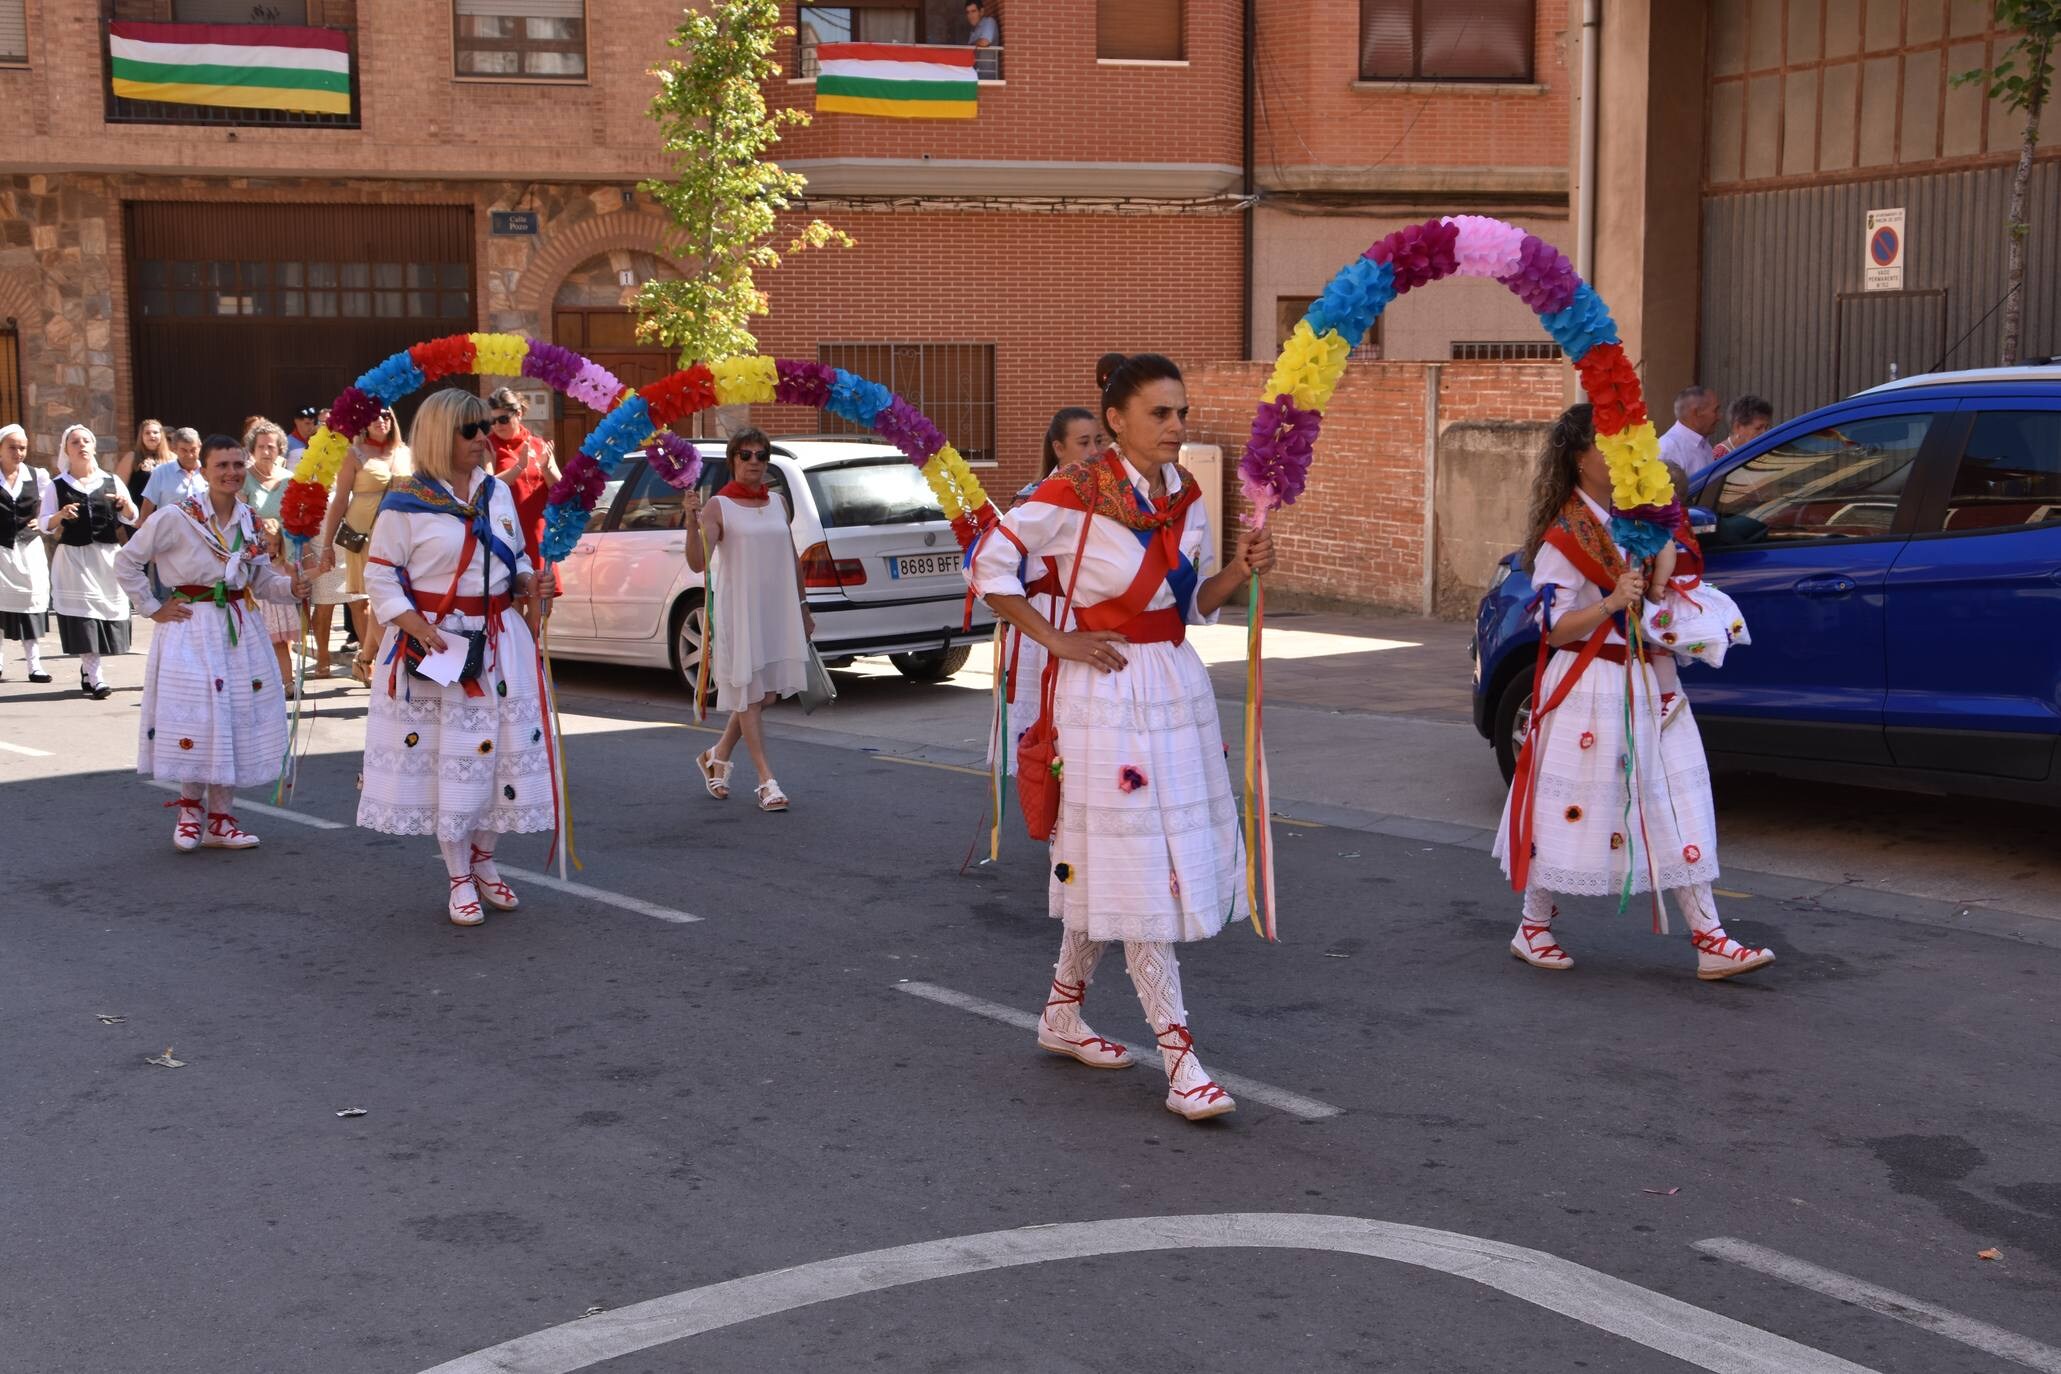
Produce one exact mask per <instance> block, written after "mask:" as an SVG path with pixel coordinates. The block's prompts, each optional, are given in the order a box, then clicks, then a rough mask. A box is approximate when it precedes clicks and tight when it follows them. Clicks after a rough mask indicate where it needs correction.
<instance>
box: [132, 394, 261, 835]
mask: <svg viewBox="0 0 2061 1374" xmlns="http://www.w3.org/2000/svg"><path fill="white" fill-rule="evenodd" d="M200 470H201V472H202V473H204V474H205V475H206V478H207V484H208V489H207V494H206V495H205V496H199V497H190V498H188V499H186V500H184V501H180V502H178V503H177V504H175V505H169V506H164V507H162V508H160V509H158V510H156V511H153V512H152V513H151V516H150V518H149V519H148V520H146V521H144V522H143V525H142V527H141V528H139V529H138V530H137V531H136V533H135V535H134V537H132V538H131V539H130V540H129V542H128V543H127V544H125V545H124V546H123V547H122V550H121V552H120V553H119V554H117V555H116V556H115V573H116V575H117V576H118V577H119V578H120V579H121V583H122V585H123V586H124V587H125V588H127V589H128V594H129V596H130V597H131V598H132V599H133V600H134V602H135V604H136V607H137V609H138V610H140V611H141V612H142V613H143V614H145V615H147V616H149V617H150V618H151V619H152V620H153V621H155V622H157V629H156V631H155V632H154V633H153V634H152V635H151V639H150V661H149V662H148V663H147V664H146V665H145V667H144V670H143V719H142V722H141V724H140V725H139V726H138V730H137V739H136V771H137V772H138V773H140V774H142V775H143V776H144V777H146V778H157V779H160V780H162V781H167V782H176V783H178V784H179V789H180V791H179V797H178V799H177V800H176V801H172V802H168V803H166V805H168V806H173V807H176V808H178V813H179V816H178V820H177V822H176V823H175V824H174V826H173V829H172V844H173V846H174V847H175V848H177V849H180V850H182V851H184V850H193V849H201V848H207V849H250V848H253V847H255V846H256V844H257V843H258V837H257V836H256V835H253V834H251V833H250V832H249V831H247V830H245V829H243V828H242V827H241V826H239V825H238V824H237V823H236V816H235V813H234V812H233V811H232V810H231V808H232V806H233V805H234V804H235V800H236V789H237V788H239V787H257V786H260V785H262V784H264V783H268V782H271V781H272V780H273V779H274V778H276V777H277V776H278V775H279V770H280V767H281V765H282V763H283V762H284V760H285V755H286V704H285V702H284V701H283V700H282V699H281V697H280V695H279V684H278V681H277V673H278V665H277V663H275V662H274V660H273V657H272V649H271V646H270V644H269V643H268V642H267V640H266V636H265V630H264V621H263V619H262V618H261V617H260V616H259V614H258V613H257V608H256V606H255V605H254V604H253V600H252V599H253V597H255V598H256V599H257V600H259V601H263V602H268V603H275V604H276V603H284V602H291V601H293V600H294V599H295V597H296V595H297V593H298V592H299V591H301V590H302V589H301V588H300V587H298V586H297V585H296V583H295V581H294V579H292V578H290V577H289V576H287V575H286V574H285V573H282V572H281V571H280V570H279V568H278V566H277V565H276V564H275V563H274V562H273V561H272V556H271V553H270V552H269V550H268V547H267V545H266V543H265V538H264V534H263V532H262V531H261V530H260V529H259V526H258V518H257V515H256V514H255V513H254V512H253V511H252V510H251V508H250V507H249V506H247V505H245V504H243V502H242V500H241V499H240V498H241V495H242V492H243V482H244V477H245V475H246V460H245V457H244V452H243V450H242V449H241V448H239V447H238V446H237V443H236V440H234V439H231V438H229V437H228V436H226V435H221V434H217V435H212V436H210V437H209V438H208V439H207V441H206V442H205V443H204V444H203V445H202V455H201V466H200ZM153 573H155V578H154V579H153V576H152V574H153ZM160 591H162V593H163V595H162V598H160V595H159V593H160Z"/></svg>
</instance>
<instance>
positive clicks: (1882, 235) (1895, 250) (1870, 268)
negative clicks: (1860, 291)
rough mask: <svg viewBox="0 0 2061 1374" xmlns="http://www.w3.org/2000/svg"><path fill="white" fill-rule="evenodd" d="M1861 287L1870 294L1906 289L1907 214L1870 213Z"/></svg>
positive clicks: (1901, 212)
mask: <svg viewBox="0 0 2061 1374" xmlns="http://www.w3.org/2000/svg"><path fill="white" fill-rule="evenodd" d="M1862 285H1863V286H1865V287H1866V288H1867V289H1868V290H1870V291H1901V290H1903V289H1904V211H1903V207H1902V206H1898V207H1897V208H1896V209H1894V210H1870V211H1869V212H1868V242H1867V259H1866V263H1865V266H1864V268H1863V270H1862Z"/></svg>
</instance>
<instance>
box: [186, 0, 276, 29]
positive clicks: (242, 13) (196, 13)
mask: <svg viewBox="0 0 2061 1374" xmlns="http://www.w3.org/2000/svg"><path fill="white" fill-rule="evenodd" d="M172 18H174V19H176V20H177V21H179V22H180V23H181V24H287V25H294V26H300V25H305V24H306V23H307V22H308V0H172Z"/></svg>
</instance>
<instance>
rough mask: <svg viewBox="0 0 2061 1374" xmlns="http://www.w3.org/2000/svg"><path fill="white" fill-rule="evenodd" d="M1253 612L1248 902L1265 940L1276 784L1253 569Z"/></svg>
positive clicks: (1262, 622)
mask: <svg viewBox="0 0 2061 1374" xmlns="http://www.w3.org/2000/svg"><path fill="white" fill-rule="evenodd" d="M1249 596H1250V600H1251V607H1252V609H1251V613H1250V615H1249V616H1248V618H1247V620H1246V625H1245V901H1246V906H1247V909H1248V910H1249V911H1250V913H1251V915H1252V929H1253V932H1254V933H1255V934H1257V935H1258V936H1259V937H1260V938H1261V939H1262V940H1278V939H1280V938H1281V936H1280V931H1279V929H1278V927H1277V925H1276V911H1275V905H1274V836H1273V826H1272V817H1273V788H1272V786H1271V785H1270V783H1269V780H1268V778H1267V747H1266V733H1265V729H1264V710H1263V708H1264V706H1265V702H1266V689H1265V678H1264V675H1263V673H1262V672H1261V668H1260V662H1261V659H1260V640H1261V634H1262V632H1263V630H1264V629H1265V626H1266V618H1267V594H1266V592H1265V590H1264V589H1263V588H1261V586H1260V580H1259V574H1257V573H1254V574H1253V577H1252V582H1251V584H1250V592H1249Z"/></svg>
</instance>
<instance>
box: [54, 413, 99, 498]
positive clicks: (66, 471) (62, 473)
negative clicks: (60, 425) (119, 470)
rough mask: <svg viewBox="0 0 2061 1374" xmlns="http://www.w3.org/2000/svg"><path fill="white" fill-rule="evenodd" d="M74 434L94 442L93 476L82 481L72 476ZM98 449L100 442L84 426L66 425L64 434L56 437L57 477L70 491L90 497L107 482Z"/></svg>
mask: <svg viewBox="0 0 2061 1374" xmlns="http://www.w3.org/2000/svg"><path fill="white" fill-rule="evenodd" d="M75 433H76V434H83V435H85V436H86V437H87V438H88V439H93V440H94V449H95V457H94V459H93V475H92V476H91V477H87V478H84V479H83V480H82V479H80V478H77V477H74V476H72V455H71V443H72V435H73V434H75ZM99 447H100V442H99V440H98V439H95V438H94V434H93V431H92V430H91V429H90V428H89V427H87V426H85V425H66V426H65V427H64V433H62V434H60V435H58V436H57V475H58V477H59V479H60V480H62V481H63V482H65V483H66V484H67V485H69V486H70V487H71V488H72V490H74V491H76V492H79V493H80V494H82V495H87V496H90V495H92V494H93V493H94V492H96V491H99V490H100V484H101V483H102V482H105V481H106V480H108V479H107V471H106V469H104V468H102V467H101V466H100V459H99V456H98V449H99Z"/></svg>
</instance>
